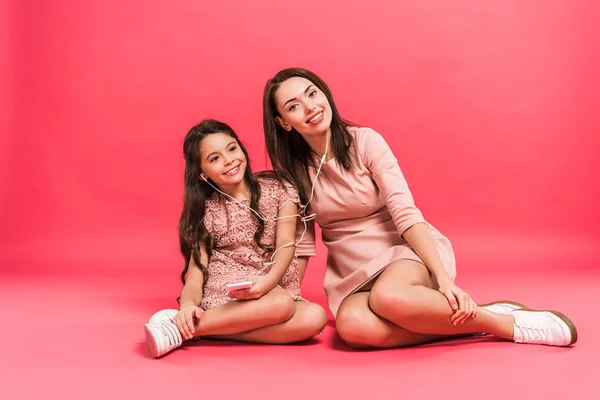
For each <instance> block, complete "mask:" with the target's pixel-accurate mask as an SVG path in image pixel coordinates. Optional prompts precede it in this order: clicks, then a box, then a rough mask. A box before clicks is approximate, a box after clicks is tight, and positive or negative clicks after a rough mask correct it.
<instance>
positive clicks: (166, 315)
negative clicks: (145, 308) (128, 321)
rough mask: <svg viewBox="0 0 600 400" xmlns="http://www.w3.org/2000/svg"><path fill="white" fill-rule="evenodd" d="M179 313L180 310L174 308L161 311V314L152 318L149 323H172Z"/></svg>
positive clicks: (158, 313)
mask: <svg viewBox="0 0 600 400" xmlns="http://www.w3.org/2000/svg"><path fill="white" fill-rule="evenodd" d="M178 312H179V310H175V309H173V308H167V309H165V310H160V311H159V312H157V313H156V314H154V315H153V316H152V317H150V321H148V323H149V324H153V325H155V324H161V323H163V322H169V321H172V320H173V317H174V316H175V315H177V313H178Z"/></svg>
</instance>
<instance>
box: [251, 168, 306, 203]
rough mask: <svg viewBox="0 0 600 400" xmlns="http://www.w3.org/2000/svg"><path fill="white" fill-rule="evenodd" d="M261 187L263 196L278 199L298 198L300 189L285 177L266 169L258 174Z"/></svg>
mask: <svg viewBox="0 0 600 400" xmlns="http://www.w3.org/2000/svg"><path fill="white" fill-rule="evenodd" d="M256 177H257V179H258V182H259V184H260V189H261V197H264V196H268V197H275V198H277V199H278V200H282V199H284V198H285V199H288V198H293V199H295V198H297V197H298V190H297V189H296V188H295V187H294V186H293V185H292V184H290V183H289V182H288V181H286V180H285V179H283V178H280V177H278V176H277V175H276V174H275V173H274V172H271V171H265V172H261V173H258V174H256Z"/></svg>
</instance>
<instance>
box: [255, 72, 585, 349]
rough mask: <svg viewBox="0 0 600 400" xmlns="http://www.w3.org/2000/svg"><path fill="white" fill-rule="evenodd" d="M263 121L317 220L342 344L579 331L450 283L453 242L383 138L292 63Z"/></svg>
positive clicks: (274, 84) (564, 341)
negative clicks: (422, 204)
mask: <svg viewBox="0 0 600 400" xmlns="http://www.w3.org/2000/svg"><path fill="white" fill-rule="evenodd" d="M263 124H264V130H265V140H266V146H267V150H268V153H269V157H270V159H271V163H272V165H273V167H274V169H275V171H276V172H277V173H278V174H280V175H281V176H282V177H283V178H285V179H287V180H288V181H290V182H292V183H293V184H294V185H295V186H296V187H298V190H299V194H300V201H301V203H303V204H306V205H307V209H308V210H310V212H311V213H315V214H316V218H315V219H314V220H315V221H316V222H317V223H318V224H319V226H320V227H321V229H322V237H323V242H324V244H325V245H326V247H327V249H328V257H327V270H326V275H325V291H326V294H327V299H328V303H329V308H330V310H331V312H332V313H333V315H334V317H335V318H336V326H337V330H338V333H339V335H340V336H341V338H342V339H343V340H344V341H346V342H347V343H348V344H349V345H351V346H353V347H397V346H407V345H414V344H421V343H426V342H430V341H432V340H435V339H440V338H444V337H452V336H458V335H460V336H464V335H465V334H473V333H479V332H486V333H491V334H493V335H496V336H499V337H501V338H505V339H508V340H513V341H515V342H517V343H537V344H546V345H553V346H568V345H571V344H573V343H575V342H576V341H577V330H576V328H575V326H574V325H573V323H572V322H571V321H570V320H569V319H568V318H567V317H566V316H564V315H563V314H561V313H559V312H556V311H535V310H530V309H528V308H527V307H525V306H523V305H521V304H519V303H513V302H496V303H492V304H489V305H487V306H478V305H477V304H476V303H475V302H474V301H473V300H472V299H471V297H470V296H469V295H468V294H467V293H465V292H464V291H463V290H462V289H460V288H459V287H458V286H457V285H456V284H455V283H454V278H455V276H456V267H455V258H454V253H453V250H452V246H451V244H450V242H449V240H448V239H447V238H446V237H444V236H443V235H442V234H441V233H440V232H439V231H438V230H436V229H435V228H434V227H433V226H432V225H430V224H429V223H428V222H426V221H425V219H424V218H423V216H422V214H421V212H420V210H419V209H418V208H417V207H416V206H415V205H414V201H413V197H412V195H411V193H410V190H409V188H408V185H407V183H406V181H405V179H404V176H403V174H402V172H401V170H400V168H399V166H398V163H397V160H396V158H395V157H394V155H393V153H392V152H391V150H390V148H389V146H388V145H387V143H386V142H385V140H384V139H383V137H382V136H381V135H380V134H378V133H377V132H375V131H373V130H372V129H369V128H359V127H356V126H352V124H350V123H349V122H347V121H346V120H344V119H342V118H341V117H340V115H339V113H338V110H337V108H336V105H335V102H334V101H333V96H332V94H331V91H330V90H329V88H328V87H327V85H326V84H325V82H324V81H323V80H322V79H320V78H319V77H318V76H316V75H315V74H314V73H312V72H310V71H307V70H304V69H299V68H290V69H285V70H282V71H280V72H278V73H277V74H276V75H275V77H274V78H273V79H270V80H269V81H268V82H267V85H266V87H265V91H264V97H263ZM313 181H315V184H313ZM311 247H314V245H313V246H311V242H310V241H309V239H308V238H307V239H306V240H305V241H304V245H301V246H298V248H297V254H298V255H299V256H302V255H304V256H309V255H313V254H314V252H313V250H312V248H311ZM304 262H306V260H305V261H304Z"/></svg>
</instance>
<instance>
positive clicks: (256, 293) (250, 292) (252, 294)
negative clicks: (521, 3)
mask: <svg viewBox="0 0 600 400" xmlns="http://www.w3.org/2000/svg"><path fill="white" fill-rule="evenodd" d="M250 281H251V282H252V287H251V288H249V289H241V290H234V291H232V292H229V297H230V298H232V299H238V300H253V299H260V298H261V297H263V296H264V295H265V294H267V293H269V292H270V291H271V290H272V289H273V288H274V287H275V286H277V283H274V282H273V280H272V279H271V278H270V277H269V276H268V275H263V276H255V277H252V279H250Z"/></svg>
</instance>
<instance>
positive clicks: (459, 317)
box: [438, 281, 477, 325]
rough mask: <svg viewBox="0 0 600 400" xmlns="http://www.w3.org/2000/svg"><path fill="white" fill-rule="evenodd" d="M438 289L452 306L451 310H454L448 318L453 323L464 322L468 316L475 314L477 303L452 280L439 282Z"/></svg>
mask: <svg viewBox="0 0 600 400" xmlns="http://www.w3.org/2000/svg"><path fill="white" fill-rule="evenodd" d="M438 290H439V291H440V292H441V293H442V294H443V295H444V296H446V298H447V299H448V303H450V307H452V311H454V315H452V317H451V318H450V321H451V322H452V323H453V324H454V325H457V324H458V323H461V324H464V323H465V322H466V321H467V320H468V319H469V318H475V316H477V304H476V303H475V302H474V301H473V299H471V296H469V295H468V294H467V293H465V292H464V291H463V290H462V289H461V288H459V287H458V286H456V285H455V284H454V283H453V282H450V281H448V282H445V281H442V282H440V288H439V289H438Z"/></svg>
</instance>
